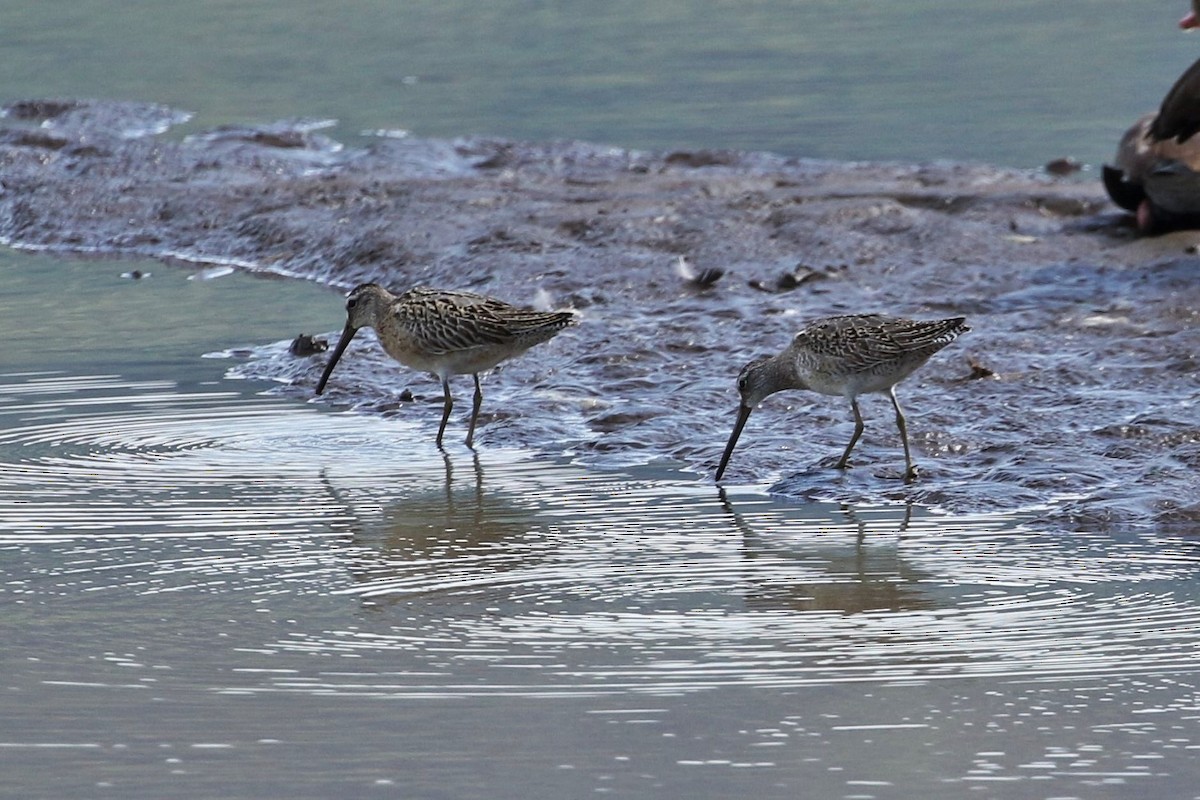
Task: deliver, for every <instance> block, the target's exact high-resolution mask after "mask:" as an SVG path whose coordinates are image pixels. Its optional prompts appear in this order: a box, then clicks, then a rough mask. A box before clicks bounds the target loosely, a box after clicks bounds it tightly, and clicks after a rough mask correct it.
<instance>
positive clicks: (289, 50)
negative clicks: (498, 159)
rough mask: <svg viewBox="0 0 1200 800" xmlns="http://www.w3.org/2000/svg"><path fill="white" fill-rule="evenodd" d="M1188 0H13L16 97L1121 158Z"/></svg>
mask: <svg viewBox="0 0 1200 800" xmlns="http://www.w3.org/2000/svg"><path fill="white" fill-rule="evenodd" d="M1185 5H1186V4H1185V3H1184V2H1183V0H1155V1H1154V2H1143V3H1128V2H1118V0H1099V1H1098V2H1088V3H1072V4H1068V5H1065V6H1064V5H1056V4H1051V3H1044V2H1037V0H1014V1H1013V2H1005V3H975V4H971V3H967V4H964V3H958V2H952V0H907V1H906V2H891V3H879V2H868V1H867V0H752V1H751V2H737V3H732V2H721V1H720V0H665V1H664V2H656V3H643V2H630V1H629V0H617V1H616V2H609V3H590V2H584V1H583V0H563V2H538V1H537V0H508V1H507V2H499V3H468V2H458V1H457V0H452V1H451V2H427V1H426V0H414V1H413V2H405V3H394V2H383V1H382V0H360V1H359V2H354V3H351V4H348V5H344V6H337V5H332V4H329V3H324V2H313V0H297V1H296V2H289V3H274V2H267V1H266V0H251V2H227V1H223V0H198V1H195V2H145V1H142V2H113V1H112V0H91V1H90V2H86V1H85V2H71V3H11V2H10V3H7V4H4V7H3V14H2V19H3V25H2V26H0V46H2V47H3V49H4V52H5V57H6V68H5V70H4V71H3V74H2V75H0V97H3V98H10V99H12V98H23V97H29V96H38V95H67V96H99V97H108V98H120V99H141V100H149V101H157V102H164V103H169V104H175V105H178V106H181V107H183V108H186V109H190V110H193V111H195V112H198V114H199V117H198V119H197V120H196V122H195V123H194V125H197V126H201V127H208V126H213V125H217V124H222V123H241V122H248V121H267V120H271V119H276V118H281V117H296V116H303V117H333V118H337V119H339V120H341V122H342V128H341V129H340V130H339V131H338V132H337V135H339V136H341V137H343V138H346V137H350V136H353V135H355V134H356V133H358V132H360V131H363V130H376V129H397V128H402V129H408V130H411V131H413V132H414V133H416V134H419V135H423V136H458V135H464V134H491V135H500V136H508V137H516V138H527V139H534V140H545V139H553V138H581V139H587V140H591V141H597V142H602V143H612V144H619V145H625V146H631V147H652V148H679V147H730V148H742V149H761V150H772V151H776V152H781V153H785V154H789V155H802V156H814V157H826V158H836V159H849V160H857V159H905V160H929V159H936V158H952V159H970V160H980V161H986V162H990V163H998V164H1012V165H1018V166H1038V165H1041V164H1042V163H1044V162H1046V161H1047V160H1049V159H1051V158H1055V157H1058V156H1063V155H1073V156H1075V157H1076V158H1078V159H1080V160H1083V161H1087V162H1089V163H1093V164H1095V163H1096V162H1099V161H1102V160H1104V159H1107V158H1109V157H1110V156H1111V152H1112V151H1113V150H1114V149H1115V145H1116V141H1117V138H1118V137H1119V135H1120V133H1121V132H1122V131H1123V130H1124V128H1125V127H1126V126H1128V125H1129V124H1130V123H1131V122H1132V121H1133V119H1135V118H1136V117H1137V116H1138V115H1140V114H1141V113H1143V112H1144V111H1146V110H1149V109H1150V108H1153V107H1154V106H1156V105H1157V103H1158V102H1159V100H1160V99H1161V98H1162V95H1163V94H1164V93H1165V91H1166V90H1167V88H1168V87H1169V86H1170V84H1171V82H1172V81H1173V80H1174V79H1175V77H1176V76H1178V74H1179V73H1180V72H1182V71H1183V69H1184V68H1185V67H1186V66H1187V65H1188V64H1190V63H1191V61H1192V60H1194V58H1195V56H1196V55H1197V53H1200V50H1198V47H1197V40H1196V39H1195V38H1193V37H1188V36H1185V35H1183V34H1181V33H1180V32H1179V31H1178V30H1177V29H1176V28H1175V21H1176V20H1177V19H1178V17H1179V16H1181V15H1182V12H1183V10H1184V7H1185Z"/></svg>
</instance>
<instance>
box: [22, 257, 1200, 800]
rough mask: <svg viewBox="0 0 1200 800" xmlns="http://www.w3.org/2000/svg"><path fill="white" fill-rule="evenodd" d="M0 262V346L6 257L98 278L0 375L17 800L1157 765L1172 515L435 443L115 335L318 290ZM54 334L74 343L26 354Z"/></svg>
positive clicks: (34, 303)
mask: <svg viewBox="0 0 1200 800" xmlns="http://www.w3.org/2000/svg"><path fill="white" fill-rule="evenodd" d="M5 260H6V269H7V270H8V271H9V272H10V274H12V275H15V276H17V283H18V285H24V286H25V287H26V288H25V290H24V292H23V295H22V298H21V302H19V303H15V304H13V305H12V306H10V308H9V310H8V313H7V314H6V316H5V319H6V324H11V325H14V328H13V329H12V330H9V331H6V334H7V335H8V340H9V341H17V342H20V341H22V339H21V338H20V337H21V336H28V334H22V333H21V331H23V330H26V329H27V326H32V325H34V324H35V323H36V321H37V318H38V315H39V314H40V313H41V312H40V309H42V308H45V307H46V302H47V301H48V300H49V299H50V295H51V292H50V291H49V290H48V289H43V290H42V291H43V294H42V295H41V296H39V295H38V289H37V287H38V286H44V285H45V282H39V281H29V282H28V283H24V282H23V279H22V278H21V276H24V278H29V277H31V276H33V275H34V274H36V273H37V272H38V271H39V270H41V269H44V268H47V267H48V266H49V265H51V264H53V266H54V268H55V269H56V274H58V275H60V276H61V278H62V280H61V282H60V284H61V285H64V286H71V287H72V288H73V289H74V290H75V291H78V292H82V293H84V294H92V293H98V292H100V291H101V290H102V289H103V290H104V291H107V292H110V293H111V292H114V291H126V292H129V293H130V294H128V295H127V296H126V299H125V300H124V301H121V302H114V303H113V306H112V308H110V309H109V311H108V313H107V314H106V316H105V320H106V331H107V335H106V336H104V337H90V338H82V339H81V338H78V337H72V336H70V335H66V334H69V332H70V331H71V327H70V326H71V323H70V321H69V320H66V321H65V322H64V327H63V328H62V329H61V330H59V331H58V332H57V333H56V329H53V328H48V329H46V339H47V342H48V344H49V346H48V348H47V351H46V352H47V353H49V354H50V355H46V356H44V357H43V358H42V361H41V363H40V364H33V363H31V362H32V361H33V359H32V357H30V356H26V357H24V359H23V360H20V361H17V362H15V363H14V365H13V367H14V368H13V369H11V370H10V371H7V372H6V373H5V374H4V375H3V376H0V417H2V418H3V420H4V422H3V426H2V429H0V496H3V497H5V498H7V501H6V502H5V503H4V504H3V505H0V587H2V588H0V602H3V604H4V606H5V614H4V619H5V623H4V624H5V631H6V647H5V648H3V650H2V651H0V674H3V675H4V676H5V677H4V679H3V687H4V689H5V690H6V691H4V692H3V693H0V713H3V715H4V717H5V719H8V720H10V723H11V724H10V726H9V728H8V733H7V734H6V735H5V736H4V737H0V739H2V740H0V763H2V764H3V768H4V773H5V775H6V780H7V781H8V785H9V786H10V787H12V788H11V791H13V792H14V793H15V794H16V795H19V796H22V797H56V796H93V795H101V794H112V795H114V796H121V797H161V796H164V795H167V794H170V795H171V796H177V797H191V796H195V797H200V796H211V795H213V794H215V793H218V792H219V793H222V794H224V795H228V796H240V797H259V796H261V797H269V796H279V795H280V794H287V795H288V796H293V797H327V796H330V795H332V794H335V793H336V794H338V795H339V796H366V795H368V794H377V793H386V794H388V795H390V796H399V797H456V798H472V797H479V798H484V797H488V798H495V797H514V798H515V797H526V798H529V797H535V798H540V797H545V798H552V797H562V796H577V795H580V794H584V793H593V792H600V793H607V792H613V793H619V794H621V795H624V796H633V797H662V796H689V797H698V798H704V797H713V798H716V797H727V796H730V794H731V793H732V794H738V795H749V794H752V795H755V796H768V797H770V796H795V794H796V793H797V792H799V791H803V792H815V793H817V794H818V795H819V796H823V797H911V796H913V795H915V794H918V793H921V794H924V795H927V796H930V797H947V798H950V797H961V796H963V794H964V793H965V792H967V791H970V790H972V789H976V788H978V789H980V790H982V791H984V792H985V793H986V794H987V796H992V797H1040V796H1080V797H1084V796H1087V797H1094V796H1115V797H1119V796H1130V797H1132V796H1145V795H1146V794H1152V795H1157V796H1187V793H1188V792H1190V791H1192V787H1193V786H1194V781H1195V779H1196V776H1197V772H1196V762H1195V753H1196V751H1197V749H1198V748H1200V741H1197V739H1196V737H1195V733H1194V730H1193V729H1194V716H1195V709H1196V705H1197V701H1198V699H1200V697H1198V692H1197V684H1196V680H1195V675H1196V672H1197V667H1198V666H1200V665H1198V664H1197V653H1200V648H1198V646H1197V645H1198V644H1200V592H1197V590H1196V586H1197V582H1196V571H1197V568H1198V566H1200V553H1198V552H1197V550H1196V548H1195V544H1194V542H1193V541H1192V539H1191V538H1190V537H1188V536H1186V535H1168V534H1165V533H1163V534H1155V533H1152V532H1147V533H1144V534H1141V535H1127V536H1112V535H1109V534H1104V535H1101V534H1095V535H1088V534H1082V533H1081V534H1075V535H1063V534H1058V533H1049V532H1045V531H1040V530H1039V529H1038V528H1037V527H1036V526H1033V525H1031V524H1029V523H1028V521H1026V520H1023V519H1022V518H1021V517H1018V516H1014V515H1011V514H1004V513H996V514H976V515H957V516H946V515H944V514H938V513H935V512H932V511H930V510H928V509H925V508H922V507H920V506H913V505H907V504H895V505H881V506H845V505H838V504H830V503H795V502H788V501H785V500H781V499H774V498H771V497H769V496H767V495H765V494H764V493H763V491H762V487H757V486H747V487H743V488H739V489H737V490H735V491H731V492H730V493H729V494H725V493H723V492H721V491H720V490H718V489H717V488H716V487H714V486H712V485H711V484H710V483H708V482H707V481H703V480H699V479H697V477H696V476H693V475H690V474H683V473H678V472H675V471H673V469H672V468H671V467H670V466H669V465H646V466H642V467H636V468H628V469H612V470H599V469H595V468H592V469H584V468H581V467H578V466H574V465H572V464H571V463H570V462H569V461H567V460H562V459H560V460H555V459H551V458H547V457H546V456H534V455H531V454H529V453H527V452H525V451H522V450H519V449H511V448H485V449H481V450H480V451H479V452H478V453H472V452H470V451H468V450H466V449H465V448H461V447H451V448H450V449H449V450H448V451H447V452H446V453H440V452H438V451H437V450H436V449H434V448H433V447H431V444H430V437H429V436H428V433H429V431H428V430H427V429H426V427H427V426H424V425H422V424H420V423H419V422H417V421H414V420H412V419H404V418H403V417H400V416H397V417H395V418H379V417H377V416H370V415H359V414H352V413H331V412H329V411H327V410H325V409H324V408H323V407H322V406H321V405H319V404H306V403H304V402H301V401H297V400H294V399H285V398H277V397H274V396H271V395H264V394H262V389H264V388H266V387H265V386H264V385H262V384H253V383H248V382H244V381H230V380H226V379H222V377H221V376H222V373H223V372H224V370H225V369H226V368H227V366H228V360H227V359H206V360H201V359H196V358H194V357H192V358H191V359H190V360H188V358H187V356H185V355H183V353H184V351H186V350H187V349H188V347H189V345H187V344H185V343H182V342H179V341H177V340H176V336H175V335H174V334H165V335H164V336H163V337H162V339H161V340H160V341H157V342H155V340H154V339H153V338H149V339H147V341H148V342H150V351H149V352H150V353H152V354H155V356H154V357H153V358H151V359H149V360H148V361H142V360H141V359H140V358H139V357H138V355H137V354H138V352H139V351H137V350H134V349H131V348H130V347H129V343H130V342H131V341H134V340H135V339H137V338H138V337H139V336H146V335H147V334H148V333H149V332H148V331H146V330H144V328H143V323H142V318H143V314H144V311H145V309H146V308H148V307H157V306H159V305H160V304H162V303H169V306H170V307H171V308H172V309H174V311H175V312H176V314H177V318H178V319H179V320H180V324H181V327H183V328H188V329H191V330H193V331H197V332H199V331H203V337H204V338H206V339H208V340H210V341H213V342H217V341H221V340H224V342H223V343H228V338H229V335H228V333H225V332H223V331H224V323H223V321H222V317H223V316H224V315H226V314H228V315H230V316H231V317H239V316H240V317H241V318H243V319H249V318H251V317H253V316H254V314H253V311H254V309H255V308H261V304H262V303H263V301H264V298H265V297H275V298H276V299H280V297H281V294H280V293H281V292H282V293H285V294H286V295H287V296H288V298H289V299H290V301H291V302H294V303H295V304H296V305H295V306H294V307H295V308H296V314H297V316H303V315H304V314H305V313H307V312H305V311H304V309H306V308H311V309H314V310H315V309H317V308H318V307H323V306H324V305H325V304H326V303H327V302H328V299H329V298H328V295H327V294H326V293H325V292H324V291H323V290H320V289H317V288H316V287H311V286H305V285H302V284H290V283H279V282H277V281H266V280H262V279H254V278H250V277H249V276H244V275H243V276H236V275H235V276H228V277H225V278H221V279H218V280H216V281H212V282H201V281H189V280H187V279H186V275H187V273H184V272H182V271H179V270H173V269H169V268H166V267H157V268H155V270H154V275H153V276H151V277H150V278H146V279H144V280H142V281H138V282H121V281H122V279H120V278H119V277H117V274H118V271H119V270H121V269H122V268H124V267H126V266H128V265H116V264H113V263H112V262H100V263H96V262H91V263H89V262H57V263H55V262H52V261H51V260H50V259H49V258H48V257H31V256H21V255H18V254H12V253H8V254H5ZM143 266H144V265H143ZM213 292H218V293H220V297H221V303H219V304H217V306H216V307H218V308H220V314H216V315H211V314H207V309H211V308H213V307H214V305H213V303H212V302H211V301H212V298H211V297H209V296H208V295H209V294H210V293H213ZM133 293H136V294H133ZM194 293H198V294H199V295H200V296H201V297H203V302H201V303H199V304H196V305H194V304H193V301H194V300H196V299H198V298H197V295H196V294H194ZM9 320H11V322H7V321H9ZM84 324H86V325H90V324H91V322H90V321H89V322H86V323H84ZM282 324H287V323H286V322H284V323H282ZM276 325H280V326H281V323H280V322H279V321H278V320H273V319H271V318H270V315H260V316H259V317H258V318H257V319H256V320H255V322H253V323H249V327H250V328H252V329H253V330H252V331H251V332H252V334H253V335H254V336H256V337H261V336H266V335H268V334H267V330H268V329H272V328H273V327H274V326H276ZM287 330H290V329H287ZM180 338H182V337H180ZM71 341H74V347H73V349H72V350H71V352H70V355H69V356H66V355H61V354H60V355H55V353H61V352H65V351H66V349H67V348H66V345H67V344H68V343H69V342H71ZM80 357H82V358H83V361H84V363H95V364H103V365H105V369H104V370H92V371H81V370H79V369H77V368H73V369H66V368H64V367H63V366H62V363H61V362H62V361H64V360H68V359H69V358H80ZM185 360H186V361H188V366H187V369H186V370H184V369H183V367H182V362H183V361H185ZM156 363H157V364H159V365H160V366H157V367H156V366H155V364H156ZM161 365H166V366H161ZM184 371H186V372H187V373H188V374H189V377H188V379H187V380H186V381H181V380H176V379H173V378H172V377H171V374H172V373H182V372H184ZM156 372H157V373H158V374H157V375H155V373H156Z"/></svg>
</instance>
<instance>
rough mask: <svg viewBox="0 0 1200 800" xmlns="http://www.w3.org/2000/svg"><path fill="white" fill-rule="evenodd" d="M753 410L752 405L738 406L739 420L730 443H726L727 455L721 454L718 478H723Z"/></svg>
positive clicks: (734, 427)
mask: <svg viewBox="0 0 1200 800" xmlns="http://www.w3.org/2000/svg"><path fill="white" fill-rule="evenodd" d="M753 410H754V409H752V408H750V406H738V418H737V422H736V423H734V426H733V433H732V434H731V435H730V437H729V444H727V445H725V455H723V456H721V465H720V466H718V467H717V480H721V476H722V475H724V474H725V467H727V466H728V465H729V457H730V456H731V455H733V448H734V447H735V446H737V440H738V437H739V436H741V435H742V428H744V427H746V420H748V419H750V412H751V411H753Z"/></svg>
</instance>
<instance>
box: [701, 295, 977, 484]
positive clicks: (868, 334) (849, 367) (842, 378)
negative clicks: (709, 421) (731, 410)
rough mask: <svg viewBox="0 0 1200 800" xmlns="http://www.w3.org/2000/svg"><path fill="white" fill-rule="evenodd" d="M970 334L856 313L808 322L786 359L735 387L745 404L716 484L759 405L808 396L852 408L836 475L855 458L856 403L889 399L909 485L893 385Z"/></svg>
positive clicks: (745, 372) (761, 364)
mask: <svg viewBox="0 0 1200 800" xmlns="http://www.w3.org/2000/svg"><path fill="white" fill-rule="evenodd" d="M968 330H970V328H968V327H967V326H966V325H965V324H964V319H963V318H962V317H954V318H952V319H939V320H911V319H902V318H900V317H887V316H883V315H881V314H852V315H849V316H842V317H826V318H824V319H818V320H816V321H814V322H812V323H810V324H809V325H808V326H807V327H805V328H804V330H802V331H800V333H798V334H796V338H794V339H793V340H792V343H791V344H790V345H788V346H787V347H786V348H784V350H783V352H781V353H779V354H777V355H774V356H767V357H764V358H759V359H755V360H754V361H751V362H750V363H749V364H747V365H746V366H745V367H743V368H742V371H741V374H740V375H738V380H737V387H738V393H739V394H740V395H741V405H740V406H739V407H738V416H737V422H736V423H735V424H734V427H733V434H732V435H731V436H730V437H729V443H728V444H727V445H725V454H724V455H723V456H721V463H720V466H718V467H717V480H718V481H719V480H721V476H722V475H724V474H725V467H726V466H727V465H728V464H729V457H730V456H731V455H733V448H734V446H735V445H736V444H737V440H738V436H740V435H741V433H742V428H743V427H744V426H745V424H746V420H747V419H749V418H750V412H751V411H753V410H754V407H755V406H757V405H758V404H759V403H761V402H762V401H763V400H764V399H765V398H766V397H767V396H768V395H772V394H774V393H775V392H781V391H783V390H785V389H809V390H811V391H814V392H819V393H821V394H828V395H838V396H841V397H845V398H846V399H847V400H849V401H850V407H851V408H852V409H854V435H853V436H852V437H850V444H848V445H846V451H845V452H844V453H842V458H841V460H840V461H838V463H837V468H838V469H845V468H846V464H847V461H848V460H849V458H850V451H851V450H853V449H854V445H855V444H856V443H857V442H858V438H859V437H860V436H862V432H863V428H864V425H863V419H862V413H861V412H860V411H859V410H858V396H859V395H860V394H866V393H870V392H883V393H886V394H887V395H888V396H889V397H891V398H892V405H893V406H894V407H895V409H896V427H897V428H899V429H900V439H901V441H903V442H904V467H905V470H904V479H905V480H906V481H912V480H913V479H914V478H915V477H916V474H917V472H916V467H915V466H914V465H913V463H912V455H911V453H910V452H909V448H908V430H907V425H906V424H905V420H904V412H903V411H901V410H900V403H899V401H898V400H897V399H896V384H898V383H899V382H900V381H902V380H904V379H905V378H907V377H908V376H909V375H911V374H912V373H913V372H915V371H916V370H917V369H918V368H919V367H920V366H922V365H923V364H924V363H925V362H926V361H928V360H929V358H930V356H932V355H933V354H934V353H936V352H937V351H939V350H941V349H942V348H943V347H945V346H946V345H948V344H950V343H951V342H953V341H954V340H955V339H957V338H958V337H959V335H960V334H962V333H965V332H966V331H968Z"/></svg>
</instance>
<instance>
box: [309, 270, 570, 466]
mask: <svg viewBox="0 0 1200 800" xmlns="http://www.w3.org/2000/svg"><path fill="white" fill-rule="evenodd" d="M346 315H347V318H346V327H345V329H344V330H343V331H342V338H341V339H340V340H338V343H337V347H336V348H335V349H334V351H333V356H331V357H330V359H329V363H328V364H327V365H326V366H325V372H324V374H322V375H321V380H320V382H319V383H318V384H317V394H321V392H323V391H325V383H326V382H327V381H328V380H329V376H330V375H331V374H332V373H333V368H334V367H335V366H337V362H338V359H339V358H341V357H342V353H343V352H345V350H346V347H347V345H349V344H350V340H351V339H353V338H354V334H355V333H357V332H358V330H359V329H360V328H374V329H375V332H376V333H377V334H378V335H379V343H380V344H381V345H383V349H384V350H385V351H387V354H388V355H390V356H391V357H392V358H394V359H396V360H397V361H399V362H400V363H401V364H403V365H404V366H406V367H411V368H412V369H417V370H422V371H424V372H429V373H431V374H433V375H435V376H437V377H438V378H439V379H440V380H441V382H442V393H443V395H444V397H445V405H444V406H443V409H442V424H441V426H440V427H439V428H438V433H437V445H438V447H441V446H442V435H443V434H444V433H445V431H446V421H447V420H448V419H450V410H451V409H452V408H453V407H454V401H453V400H452V399H451V397H450V378H451V377H453V376H454V375H471V376H472V377H474V379H475V403H474V406H473V408H472V409H471V422H470V425H469V427H468V428H467V447H471V446H473V444H474V440H475V421H476V419H477V418H478V417H479V406H480V404H481V403H482V402H483V390H482V389H481V388H480V386H479V373H481V372H486V371H487V370H489V369H491V368H492V367H495V366H496V365H497V364H499V363H500V362H501V361H505V360H507V359H509V358H512V357H513V356H516V355H520V354H521V353H524V352H525V351H526V350H528V349H529V348H531V347H533V346H534V345H535V344H540V343H541V342H544V341H547V340H548V339H551V338H553V337H554V335H555V334H557V333H558V332H559V331H561V330H562V329H563V328H566V327H568V326H570V325H574V324H575V322H576V319H575V314H574V313H572V312H570V311H550V312H545V311H534V310H532V309H525V308H518V307H517V306H514V305H510V304H508V303H506V302H504V301H503V300H497V299H496V298H494V297H487V296H485V295H481V294H473V293H471V292H455V291H447V290H442V289H426V288H421V287H418V288H415V289H409V290H408V291H407V292H405V293H404V294H401V295H394V294H392V293H391V292H389V291H388V290H387V289H385V288H383V287H382V286H379V285H378V284H374V283H364V284H362V285H361V286H357V287H355V288H354V289H353V290H352V291H351V292H350V294H348V295H347V296H346Z"/></svg>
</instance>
